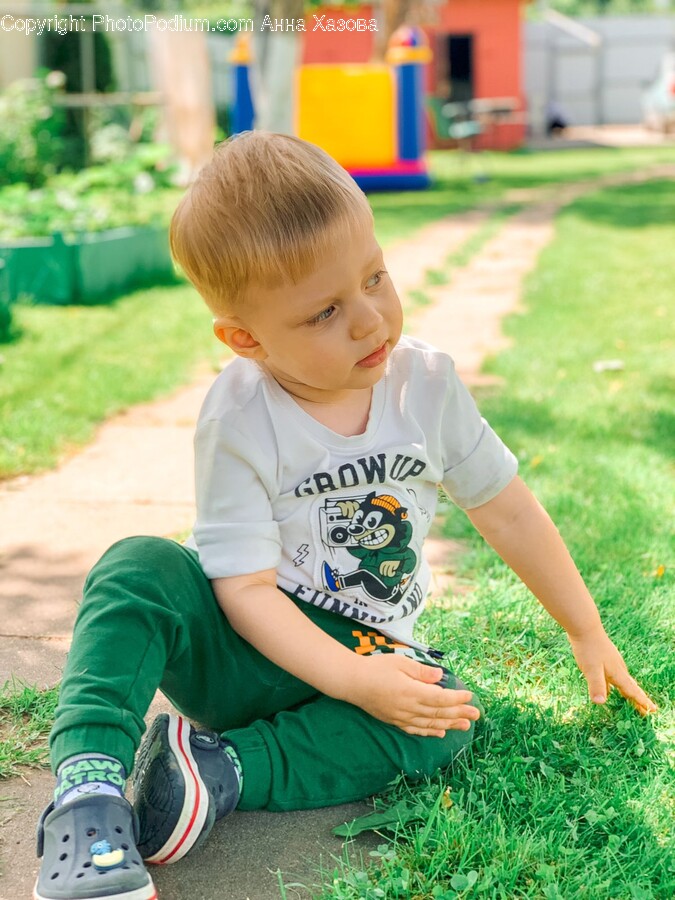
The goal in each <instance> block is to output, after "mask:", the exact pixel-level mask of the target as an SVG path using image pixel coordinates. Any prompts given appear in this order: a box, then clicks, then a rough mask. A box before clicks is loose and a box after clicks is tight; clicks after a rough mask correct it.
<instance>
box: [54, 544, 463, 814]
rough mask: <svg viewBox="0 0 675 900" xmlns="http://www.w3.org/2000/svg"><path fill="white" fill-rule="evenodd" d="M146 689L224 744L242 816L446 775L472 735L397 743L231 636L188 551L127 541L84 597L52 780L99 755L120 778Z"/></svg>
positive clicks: (347, 631) (402, 736) (96, 573)
mask: <svg viewBox="0 0 675 900" xmlns="http://www.w3.org/2000/svg"><path fill="white" fill-rule="evenodd" d="M296 602H297V603H298V606H299V607H300V609H302V611H303V612H304V613H305V614H306V615H307V616H309V617H310V618H311V619H312V620H313V621H314V622H315V623H316V624H317V625H318V626H319V627H320V628H321V629H323V630H324V631H326V632H327V633H328V634H330V635H332V636H333V637H334V638H335V639H336V640H338V641H340V643H342V644H344V645H346V646H348V647H350V648H351V649H353V650H355V651H356V652H360V653H364V652H368V651H369V649H373V650H374V649H376V647H377V646H378V644H379V645H380V648H381V645H382V643H383V639H382V638H381V636H380V635H379V634H378V633H377V632H373V631H369V630H368V629H367V628H366V627H364V626H362V625H360V624H359V623H355V622H353V621H352V620H350V619H347V618H344V617H342V616H339V615H336V614H334V613H330V612H326V611H324V610H321V609H317V608H315V607H313V606H310V605H309V604H304V603H302V602H301V601H296ZM385 649H386V646H385ZM302 652H303V647H302V646H301V645H298V647H297V653H298V654H301V653H302ZM449 682H450V684H449V686H450V687H455V686H460V687H462V685H461V683H460V682H457V680H456V679H455V680H454V681H453V678H450V679H449ZM158 687H159V688H161V690H162V691H163V693H164V694H166V696H167V697H168V698H169V700H170V701H171V702H172V703H173V704H174V706H176V707H177V709H179V710H181V712H182V713H184V714H185V715H186V716H188V717H189V718H191V719H194V720H196V721H197V722H199V723H201V724H203V725H206V726H207V727H209V728H211V729H214V730H217V731H219V732H221V733H226V736H227V737H228V738H229V739H230V740H231V741H232V742H233V743H234V745H235V746H236V748H237V750H238V753H239V756H240V759H241V763H242V767H243V772H244V785H243V793H242V796H241V799H240V803H239V808H240V809H270V810H289V809H311V808H314V807H320V806H330V805H333V804H338V803H346V802H349V801H353V800H360V799H363V798H364V797H367V796H369V795H370V794H373V793H376V792H378V791H381V790H383V789H384V788H385V787H386V786H387V784H388V783H389V782H390V781H391V780H392V779H393V778H395V776H396V775H398V774H400V773H401V772H405V773H406V774H407V775H409V776H412V777H415V776H417V777H420V776H422V775H430V774H432V773H433V772H434V771H436V770H437V769H438V768H440V767H442V766H445V765H448V764H449V763H450V762H451V761H452V759H453V758H454V757H455V756H456V755H457V753H458V752H459V751H460V750H461V749H462V748H463V747H465V746H466V745H467V744H468V743H469V742H470V741H471V738H472V736H473V724H472V728H471V731H468V732H462V731H454V730H453V731H448V732H447V734H446V736H445V737H444V738H436V737H418V736H414V735H409V734H406V733H405V732H403V731H401V730H400V729H399V728H396V727H395V726H393V725H386V724H385V723H383V722H380V721H379V720H377V719H374V718H373V717H371V716H369V715H368V714H367V713H365V712H364V711H363V710H361V709H359V708H358V707H356V706H353V705H351V704H349V703H345V702H342V701H339V700H334V699H332V698H331V697H327V696H324V695H322V694H319V693H317V691H316V689H315V688H313V687H311V686H310V685H308V684H306V683H304V682H302V681H300V680H299V679H297V678H295V677H294V676H292V675H290V674H289V673H288V672H286V671H284V670H283V669H280V668H279V667H278V666H276V665H275V664H274V663H272V662H270V660H268V659H267V658H266V657H264V656H262V655H261V654H260V653H258V651H257V650H256V649H255V648H254V647H252V646H251V644H249V643H248V642H247V641H245V640H244V639H243V638H241V637H239V635H238V634H237V633H236V632H235V631H234V630H233V628H232V627H231V626H230V624H229V622H228V621H227V619H226V617H225V616H224V615H223V613H222V611H221V610H220V607H219V606H218V604H217V603H216V600H215V597H214V594H213V591H212V590H211V585H210V582H209V581H208V579H207V578H206V576H205V575H204V573H203V572H202V569H201V567H200V565H199V561H198V558H197V555H196V554H195V553H194V552H193V551H191V550H188V549H186V548H185V547H182V546H180V545H179V544H176V543H174V542H173V541H169V540H164V539H162V538H145V537H140V538H128V539H126V540H124V541H121V542H120V543H118V544H115V545H114V546H113V547H111V549H110V550H109V551H108V552H107V553H106V554H105V555H104V556H103V558H102V559H101V560H100V561H99V562H98V563H97V564H96V566H95V567H94V568H93V569H92V571H91V573H90V574H89V577H88V578H87V581H86V584H85V590H84V597H83V600H82V605H81V607H80V610H79V613H78V617H77V621H76V623H75V631H74V635H73V643H72V648H71V651H70V653H69V655H68V660H67V664H66V669H65V673H64V677H63V683H62V687H61V694H60V700H59V706H58V709H57V712H56V721H55V724H54V728H53V730H52V734H51V737H50V746H51V753H52V766H53V769H54V771H56V768H57V767H58V765H59V764H60V763H61V762H62V761H63V760H64V759H67V758H68V757H69V756H72V755H74V754H76V753H83V752H99V753H105V754H108V755H110V756H114V757H116V758H117V759H119V760H120V761H121V762H122V763H123V765H124V766H125V768H126V770H127V773H130V772H131V769H132V766H133V759H134V754H135V752H136V750H137V748H138V746H139V743H140V740H141V736H142V734H143V730H144V727H145V726H144V721H143V717H144V715H145V714H146V712H147V710H148V706H149V704H150V702H151V700H152V698H153V695H154V694H155V691H156V690H157V688H158Z"/></svg>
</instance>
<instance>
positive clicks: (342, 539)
mask: <svg viewBox="0 0 675 900" xmlns="http://www.w3.org/2000/svg"><path fill="white" fill-rule="evenodd" d="M336 507H337V510H339V512H337V511H335V508H336ZM332 509H333V511H334V512H333V514H332V516H331V515H330V510H328V511H327V512H325V513H324V516H326V515H327V516H328V518H329V520H330V522H331V524H330V528H329V531H330V534H329V535H328V536H327V537H328V539H327V540H325V542H326V543H328V544H330V545H332V546H339V545H340V544H341V545H342V546H343V547H344V548H345V549H346V550H347V551H348V552H349V553H350V554H351V555H352V556H355V557H356V559H358V560H359V565H358V567H357V568H356V569H354V570H353V571H351V572H341V571H340V570H339V569H335V568H332V567H331V566H330V565H329V563H327V562H324V564H323V580H324V587H325V589H326V590H328V591H331V593H336V592H338V591H343V590H345V589H346V588H354V587H360V588H362V589H363V590H364V591H365V592H366V594H368V596H369V597H372V599H373V600H379V601H383V602H385V603H392V604H393V603H397V602H398V600H399V599H400V598H401V597H402V595H403V594H404V592H405V589H406V587H407V585H408V582H409V581H410V575H411V573H412V572H414V571H415V567H416V565H417V556H416V554H415V553H414V551H413V550H411V549H410V547H409V546H408V545H409V543H410V539H411V537H412V526H411V524H410V522H409V521H408V510H407V509H405V508H404V507H403V506H401V504H400V503H399V502H398V500H397V499H396V498H395V497H392V496H391V495H390V494H379V495H378V494H376V493H375V491H373V492H372V493H370V494H368V495H367V497H365V498H360V499H349V500H337V501H333V503H332Z"/></svg>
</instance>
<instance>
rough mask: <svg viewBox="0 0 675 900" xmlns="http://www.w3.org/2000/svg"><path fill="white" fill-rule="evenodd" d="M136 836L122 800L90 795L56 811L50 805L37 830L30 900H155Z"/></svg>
mask: <svg viewBox="0 0 675 900" xmlns="http://www.w3.org/2000/svg"><path fill="white" fill-rule="evenodd" d="M137 834H138V831H137V823H136V820H135V817H134V815H133V811H132V809H131V806H130V805H129V803H127V801H126V800H124V799H123V798H122V797H112V796H110V795H105V796H97V795H94V794H88V795H86V796H83V797H81V798H80V799H78V800H75V801H73V802H72V803H66V804H65V805H64V806H60V807H58V809H55V808H54V804H53V803H52V804H50V805H49V806H48V807H47V809H46V810H45V811H44V812H43V814H42V816H41V817H40V822H39V824H38V837H37V853H38V856H39V857H41V858H42V865H41V867H40V874H39V875H38V879H37V881H36V883H35V888H34V890H33V898H34V900H98V898H102V897H112V898H114V900H156V898H157V891H156V890H155V886H154V885H153V883H152V878H151V877H150V874H149V873H148V871H147V869H146V868H145V866H144V865H143V860H142V859H141V855H140V853H139V852H138V850H137V849H136V840H137Z"/></svg>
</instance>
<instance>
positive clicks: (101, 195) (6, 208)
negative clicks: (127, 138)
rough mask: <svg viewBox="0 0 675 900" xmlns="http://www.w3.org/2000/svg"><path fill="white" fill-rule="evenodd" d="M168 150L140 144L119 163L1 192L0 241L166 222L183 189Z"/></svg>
mask: <svg viewBox="0 0 675 900" xmlns="http://www.w3.org/2000/svg"><path fill="white" fill-rule="evenodd" d="M168 153H169V151H168V148H166V147H164V146H162V145H158V144H138V145H136V147H135V149H134V150H133V153H132V155H131V156H129V157H128V158H126V159H123V160H122V161H119V162H111V163H108V164H107V165H102V166H92V167H90V168H88V169H82V170H81V171H80V172H77V173H75V174H73V173H65V172H64V173H61V174H59V175H54V176H53V177H52V178H50V179H49V180H48V181H47V182H46V183H45V184H44V185H42V186H41V187H39V188H37V189H31V187H30V186H29V185H28V184H12V185H10V186H8V187H5V188H4V189H2V190H0V241H3V240H5V241H7V240H13V239H15V238H22V237H43V236H47V235H51V234H54V233H55V232H63V233H64V234H66V235H70V234H76V233H81V232H85V231H105V230H106V229H108V228H118V227H121V226H124V225H157V224H164V223H168V221H169V217H170V215H171V212H172V211H173V209H174V208H175V206H176V205H177V203H178V198H179V196H180V193H181V192H180V191H179V189H177V188H174V187H172V186H171V177H172V174H173V169H172V167H171V165H170V164H169V159H168Z"/></svg>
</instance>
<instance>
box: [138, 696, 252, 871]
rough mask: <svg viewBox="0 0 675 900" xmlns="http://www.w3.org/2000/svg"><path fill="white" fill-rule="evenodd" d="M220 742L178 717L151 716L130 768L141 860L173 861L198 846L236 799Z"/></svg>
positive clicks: (213, 734) (233, 779) (232, 772)
mask: <svg viewBox="0 0 675 900" xmlns="http://www.w3.org/2000/svg"><path fill="white" fill-rule="evenodd" d="M227 746H228V743H227V741H224V740H223V739H222V738H221V737H220V736H219V735H218V734H216V732H214V731H204V730H199V729H196V728H193V726H192V725H191V724H190V723H189V722H188V720H187V719H185V718H183V716H173V715H169V714H168V713H162V714H161V715H159V716H157V718H156V719H155V721H154V722H153V723H152V725H151V726H150V729H149V731H148V733H147V735H146V736H145V739H144V740H143V743H142V744H141V749H140V751H139V754H138V761H137V763H136V768H135V770H134V776H133V785H134V810H135V811H136V814H137V816H138V823H139V839H138V849H139V851H140V853H141V855H142V857H143V859H145V860H146V862H150V863H156V864H162V863H174V862H177V861H178V860H179V859H181V858H182V857H183V856H185V854H186V853H188V852H189V851H190V850H193V849H196V848H197V847H199V846H200V845H201V844H202V843H203V842H204V841H205V840H206V837H207V836H208V834H209V832H210V831H211V829H212V827H213V824H214V822H216V821H217V820H218V819H222V818H223V816H226V815H227V814H228V813H230V812H232V811H233V810H234V808H235V807H236V805H237V802H238V801H239V778H238V776H237V771H236V768H235V764H234V762H233V761H232V758H231V757H230V756H228V754H227V752H226V749H225V748H226V747H227Z"/></svg>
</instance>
